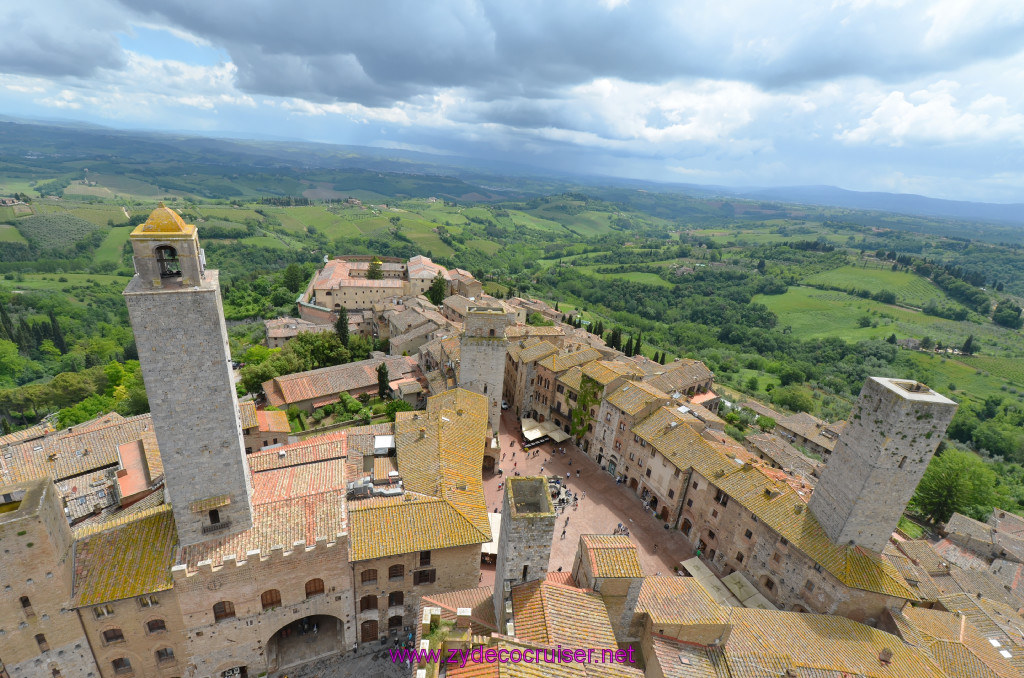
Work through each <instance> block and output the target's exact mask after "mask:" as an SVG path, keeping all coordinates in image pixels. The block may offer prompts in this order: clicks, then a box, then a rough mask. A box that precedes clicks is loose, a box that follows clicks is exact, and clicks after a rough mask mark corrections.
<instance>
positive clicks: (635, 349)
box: [633, 331, 644, 355]
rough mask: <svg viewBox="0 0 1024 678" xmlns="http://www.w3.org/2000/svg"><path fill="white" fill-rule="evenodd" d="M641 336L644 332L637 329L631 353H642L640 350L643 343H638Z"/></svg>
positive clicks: (641, 338) (641, 339)
mask: <svg viewBox="0 0 1024 678" xmlns="http://www.w3.org/2000/svg"><path fill="white" fill-rule="evenodd" d="M643 336H644V333H643V332H642V331H638V332H637V333H636V343H635V344H633V355H643V351H641V347H642V346H643V344H641V343H640V342H641V341H643Z"/></svg>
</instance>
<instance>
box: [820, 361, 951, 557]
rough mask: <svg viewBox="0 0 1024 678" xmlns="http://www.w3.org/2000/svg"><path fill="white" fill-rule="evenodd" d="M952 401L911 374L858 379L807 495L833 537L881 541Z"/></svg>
mask: <svg viewBox="0 0 1024 678" xmlns="http://www.w3.org/2000/svg"><path fill="white" fill-rule="evenodd" d="M956 408H957V405H956V403H955V402H953V401H952V400H950V399H948V398H946V397H944V396H941V395H939V394H938V393H936V392H935V391H933V390H931V389H930V388H928V387H927V386H925V385H924V384H921V383H918V382H916V381H907V380H903V379H887V378H883V377H871V378H870V379H868V380H867V381H866V382H865V383H864V388H862V389H861V392H860V398H859V399H858V400H857V405H856V407H854V409H853V412H852V413H851V415H850V422H849V423H848V424H847V425H846V428H845V429H844V430H843V432H842V434H841V435H840V436H839V441H838V442H837V443H836V447H835V451H834V452H832V455H831V456H830V457H829V460H828V464H827V465H826V466H825V470H824V471H823V472H822V474H821V480H820V481H818V486H817V487H816V488H815V489H814V494H812V495H811V500H810V503H809V507H810V509H811V511H812V512H813V513H814V516H815V517H816V518H817V519H818V522H819V523H821V525H822V527H824V528H825V532H826V533H827V534H828V536H829V538H830V539H831V540H832V541H833V542H835V543H836V544H844V545H845V544H850V545H857V546H862V547H864V548H866V549H870V550H872V551H875V552H879V551H881V550H882V549H883V548H884V547H885V545H886V543H887V542H888V541H889V537H890V535H892V531H893V530H894V529H895V528H896V523H898V522H899V520H900V516H901V515H903V511H904V509H906V507H907V502H909V501H910V497H911V496H912V495H913V494H914V490H915V489H916V488H917V484H918V482H919V481H920V480H921V476H922V475H924V470H925V468H927V466H928V462H929V461H930V460H931V458H932V455H933V454H934V453H935V448H936V447H938V444H939V441H940V440H942V436H943V435H945V433H946V427H947V426H949V422H950V420H951V419H952V418H953V414H954V413H955V412H956Z"/></svg>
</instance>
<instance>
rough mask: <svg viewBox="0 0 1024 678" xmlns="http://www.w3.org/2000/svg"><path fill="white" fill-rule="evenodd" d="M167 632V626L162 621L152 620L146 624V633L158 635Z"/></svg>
mask: <svg viewBox="0 0 1024 678" xmlns="http://www.w3.org/2000/svg"><path fill="white" fill-rule="evenodd" d="M166 630H167V624H165V623H164V620H163V619H153V620H151V621H148V622H146V633H160V632H162V631H166Z"/></svg>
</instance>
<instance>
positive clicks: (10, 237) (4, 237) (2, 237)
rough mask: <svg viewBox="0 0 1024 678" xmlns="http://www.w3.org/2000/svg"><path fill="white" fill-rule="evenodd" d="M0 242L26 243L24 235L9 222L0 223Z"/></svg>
mask: <svg viewBox="0 0 1024 678" xmlns="http://www.w3.org/2000/svg"><path fill="white" fill-rule="evenodd" d="M0 242H21V243H25V244H26V245H27V244H28V241H27V240H25V237H24V236H23V235H22V234H21V233H19V232H18V229H17V228H15V227H14V226H11V225H10V224H0Z"/></svg>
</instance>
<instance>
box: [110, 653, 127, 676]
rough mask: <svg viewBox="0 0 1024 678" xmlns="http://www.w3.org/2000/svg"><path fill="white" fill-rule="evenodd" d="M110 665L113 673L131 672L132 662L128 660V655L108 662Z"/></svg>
mask: <svg viewBox="0 0 1024 678" xmlns="http://www.w3.org/2000/svg"><path fill="white" fill-rule="evenodd" d="M110 664H111V666H113V667H114V673H119V674H120V673H131V672H132V663H131V662H130V661H128V657H119V658H118V659H115V660H114V661H112V662H110Z"/></svg>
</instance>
